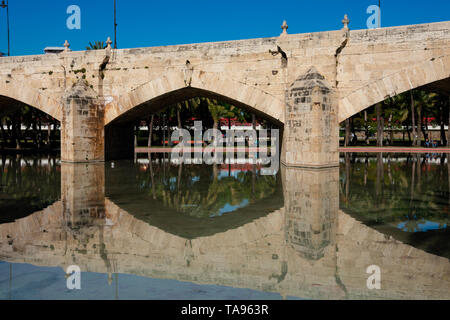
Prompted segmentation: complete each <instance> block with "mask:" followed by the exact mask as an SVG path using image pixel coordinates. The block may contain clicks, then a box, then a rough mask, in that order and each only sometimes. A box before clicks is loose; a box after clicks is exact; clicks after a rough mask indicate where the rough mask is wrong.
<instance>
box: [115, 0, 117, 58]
mask: <svg viewBox="0 0 450 320" xmlns="http://www.w3.org/2000/svg"><path fill="white" fill-rule="evenodd" d="M116 12H117V10H116V0H114V49H117V20H116Z"/></svg>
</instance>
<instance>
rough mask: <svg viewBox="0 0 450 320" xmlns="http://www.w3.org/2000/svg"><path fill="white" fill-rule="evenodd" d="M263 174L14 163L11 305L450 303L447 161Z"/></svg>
mask: <svg viewBox="0 0 450 320" xmlns="http://www.w3.org/2000/svg"><path fill="white" fill-rule="evenodd" d="M260 169H261V167H260V166H259V165H253V164H240V165H213V166H207V165H188V164H184V165H176V164H174V163H172V162H171V161H170V160H168V159H167V158H166V157H165V156H164V155H154V156H153V157H152V159H150V160H149V159H147V158H142V159H137V160H136V161H119V162H113V163H111V162H110V163H106V164H100V165H68V164H61V163H60V162H59V161H58V159H54V158H48V157H45V158H33V157H28V158H26V157H25V158H23V157H22V158H21V157H16V156H15V157H3V158H2V159H1V162H0V185H1V189H0V261H1V262H0V299H86V298H87V299H90V298H92V299H282V298H285V299H294V298H297V299H361V298H362V299H380V298H383V299H384V298H386V299H416V298H423V299H436V298H438V299H450V285H449V284H450V264H449V258H450V248H449V245H448V243H449V242H448V240H449V232H448V228H447V226H448V220H449V205H450V194H449V182H450V174H449V165H448V163H447V159H446V157H443V156H442V157H441V156H440V155H439V156H436V157H427V156H423V155H422V156H416V155H384V156H382V155H378V156H377V155H369V156H366V155H359V154H348V155H345V156H344V155H342V157H341V166H340V168H339V169H338V168H336V169H329V170H301V169H286V168H282V169H281V170H280V172H279V173H278V174H277V175H274V176H263V175H261V170H260ZM406 262H408V263H406ZM69 265H77V266H79V267H80V269H81V271H82V273H81V283H82V288H81V290H69V289H68V288H67V286H66V283H67V280H66V274H65V270H66V268H67V267H68V266H69ZM370 265H378V266H379V267H380V269H381V272H382V276H383V277H384V275H385V274H388V275H389V276H387V278H389V280H388V281H386V282H383V279H384V278H382V282H381V283H382V287H381V289H380V290H370V289H369V288H368V287H367V283H366V280H367V278H368V276H369V275H368V274H367V273H366V268H367V267H368V266H370ZM405 279H410V280H405ZM411 279H412V280H411ZM436 279H441V280H439V281H436Z"/></svg>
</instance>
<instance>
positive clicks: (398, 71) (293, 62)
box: [0, 17, 450, 167]
mask: <svg viewBox="0 0 450 320" xmlns="http://www.w3.org/2000/svg"><path fill="white" fill-rule="evenodd" d="M342 22H343V25H344V26H343V28H342V29H341V30H337V31H329V32H317V33H307V34H288V33H287V31H286V30H287V26H286V25H284V26H283V32H282V34H281V35H280V36H279V37H272V38H261V39H251V40H238V41H229V42H214V43H203V44H189V45H176V46H165V47H154V48H136V49H121V50H115V49H112V48H111V46H110V44H111V41H108V47H107V48H106V49H104V50H95V51H82V52H71V51H70V49H69V43H68V42H66V44H65V47H66V50H65V51H64V52H62V53H60V54H54V55H51V54H49V55H37V56H24V57H8V58H2V59H1V60H0V104H1V105H2V107H1V108H0V110H1V109H3V110H4V111H5V112H7V111H9V110H11V108H13V107H14V106H16V105H19V104H21V103H22V104H27V105H30V106H33V107H35V108H38V109H40V110H42V111H44V112H46V113H48V114H50V115H51V116H53V117H54V118H56V119H58V120H59V121H61V123H62V142H61V144H62V145H61V150H62V159H63V161H68V162H90V161H104V160H112V159H120V158H129V157H132V154H133V138H132V137H133V133H132V128H133V126H132V123H133V121H134V120H136V119H139V118H141V117H148V116H149V115H150V114H151V113H153V112H156V111H158V110H161V109H162V108H164V107H166V106H167V105H168V104H171V103H174V102H179V101H181V100H184V99H186V98H190V97H194V96H207V97H214V98H217V99H220V100H223V101H225V102H230V103H232V104H235V105H237V106H239V107H243V108H246V109H248V110H251V111H253V112H255V113H257V114H258V115H259V116H261V117H265V118H266V119H269V120H271V121H273V122H274V123H275V124H278V125H279V127H280V128H282V129H283V144H282V152H281V158H282V162H283V163H284V164H285V165H287V166H300V167H301V166H304V167H329V166H336V165H337V164H338V134H339V129H338V128H339V122H342V121H344V120H345V119H347V118H348V117H350V116H352V115H354V114H356V113H358V112H360V111H362V110H364V109H366V108H368V107H370V106H372V105H374V104H376V103H378V102H380V101H383V100H384V99H386V98H388V97H392V96H395V95H397V94H400V93H402V92H405V91H408V90H410V89H414V88H419V87H426V88H427V89H430V90H436V91H439V92H442V93H445V94H448V93H449V88H450V80H449V77H450V22H439V23H430V24H422V25H411V26H400V27H390V28H380V29H374V30H356V31H350V30H349V28H348V25H349V20H348V19H347V17H345V18H344V20H343V21H342Z"/></svg>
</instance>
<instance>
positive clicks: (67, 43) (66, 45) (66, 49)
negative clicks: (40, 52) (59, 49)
mask: <svg viewBox="0 0 450 320" xmlns="http://www.w3.org/2000/svg"><path fill="white" fill-rule="evenodd" d="M64 48H65V49H64V51H66V52H69V51H71V50H70V49H69V48H70V44H69V41H67V40H66V41H65V42H64Z"/></svg>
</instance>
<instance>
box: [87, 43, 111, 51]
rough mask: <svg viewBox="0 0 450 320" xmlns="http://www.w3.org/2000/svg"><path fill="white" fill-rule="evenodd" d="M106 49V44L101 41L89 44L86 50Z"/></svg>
mask: <svg viewBox="0 0 450 320" xmlns="http://www.w3.org/2000/svg"><path fill="white" fill-rule="evenodd" d="M105 48H106V44H105V43H104V42H103V41H95V42H94V43H92V42H89V46H88V47H86V50H103V49H105Z"/></svg>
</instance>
